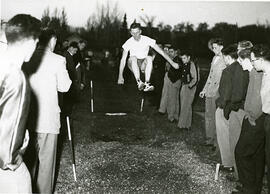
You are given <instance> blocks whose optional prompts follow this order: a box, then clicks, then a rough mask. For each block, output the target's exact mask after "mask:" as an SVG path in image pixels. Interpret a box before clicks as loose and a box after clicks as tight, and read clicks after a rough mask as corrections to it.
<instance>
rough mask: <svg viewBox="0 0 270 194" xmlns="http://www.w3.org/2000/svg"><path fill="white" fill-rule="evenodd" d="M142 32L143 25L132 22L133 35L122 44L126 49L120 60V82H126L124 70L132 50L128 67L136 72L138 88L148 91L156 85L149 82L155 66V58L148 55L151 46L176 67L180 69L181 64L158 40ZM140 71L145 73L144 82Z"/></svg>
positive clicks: (131, 32) (131, 31) (131, 30)
mask: <svg viewBox="0 0 270 194" xmlns="http://www.w3.org/2000/svg"><path fill="white" fill-rule="evenodd" d="M141 33H142V31H141V25H140V24H139V23H135V22H134V23H132V24H131V26H130V34H131V35H132V37H130V38H129V39H128V40H127V41H126V42H125V43H124V44H123V46H122V48H123V49H124V50H123V54H122V58H121V61H120V67H119V76H118V84H124V78H123V71H124V68H125V65H126V59H127V55H128V52H130V57H129V59H128V67H129V69H130V70H131V71H132V72H133V74H134V77H135V79H136V81H137V85H138V89H139V90H143V91H145V92H148V91H153V90H154V86H152V85H151V84H150V82H149V81H150V77H151V72H152V67H153V58H152V57H151V56H148V51H149V47H150V46H151V47H152V48H153V49H154V50H155V51H157V52H158V53H159V54H160V55H161V56H163V57H164V58H165V59H166V60H167V61H168V62H169V63H170V64H171V65H172V66H173V67H174V68H175V69H178V68H179V65H178V64H177V63H175V62H173V61H172V60H171V59H170V57H169V56H168V55H167V54H166V53H164V51H163V50H162V49H161V48H160V47H159V46H158V45H157V44H156V40H154V39H152V38H149V37H147V36H143V35H141ZM140 71H141V72H142V73H144V74H145V82H142V81H141V79H140Z"/></svg>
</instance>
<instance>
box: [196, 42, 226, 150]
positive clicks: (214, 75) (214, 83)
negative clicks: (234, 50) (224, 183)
mask: <svg viewBox="0 0 270 194" xmlns="http://www.w3.org/2000/svg"><path fill="white" fill-rule="evenodd" d="M208 46H209V49H210V50H211V51H213V52H214V54H215V56H214V57H213V60H212V62H211V68H210V73H209V75H208V78H207V81H206V83H205V86H204V88H203V90H202V91H201V92H200V94H199V96H200V97H201V98H203V97H206V99H205V134H206V144H205V145H207V146H209V145H210V146H214V147H215V146H216V123H215V112H216V102H215V101H216V99H217V97H218V87H219V82H220V77H221V74H222V71H223V69H225V67H226V64H225V60H224V57H223V55H222V52H221V50H222V49H223V40H222V39H220V38H215V39H211V40H210V41H209V43H208Z"/></svg>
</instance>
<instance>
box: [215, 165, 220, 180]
mask: <svg viewBox="0 0 270 194" xmlns="http://www.w3.org/2000/svg"><path fill="white" fill-rule="evenodd" d="M219 167H220V163H217V165H216V173H215V181H217V180H218V174H219Z"/></svg>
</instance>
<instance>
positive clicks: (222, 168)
mask: <svg viewBox="0 0 270 194" xmlns="http://www.w3.org/2000/svg"><path fill="white" fill-rule="evenodd" d="M219 170H221V171H223V172H229V173H231V172H234V168H233V167H232V166H223V165H221V166H220V168H219Z"/></svg>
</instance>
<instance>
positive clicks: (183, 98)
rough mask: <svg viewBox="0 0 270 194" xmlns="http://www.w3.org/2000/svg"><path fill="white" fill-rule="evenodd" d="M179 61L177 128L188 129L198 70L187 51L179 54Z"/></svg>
mask: <svg viewBox="0 0 270 194" xmlns="http://www.w3.org/2000/svg"><path fill="white" fill-rule="evenodd" d="M181 59H182V62H183V65H182V67H181V72H182V73H181V82H182V87H181V89H180V116H179V120H178V125H177V126H178V127H179V128H180V129H190V128H191V122H192V103H193V99H194V95H195V92H196V88H197V84H198V82H199V79H200V74H199V69H198V68H197V67H196V65H195V63H194V62H193V61H192V60H191V54H190V53H189V52H188V51H183V52H182V53H181Z"/></svg>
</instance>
